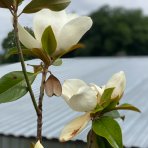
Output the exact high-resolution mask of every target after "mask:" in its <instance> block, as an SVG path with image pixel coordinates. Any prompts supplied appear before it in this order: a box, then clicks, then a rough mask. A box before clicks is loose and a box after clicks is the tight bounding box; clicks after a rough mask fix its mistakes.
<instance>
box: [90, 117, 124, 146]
mask: <svg viewBox="0 0 148 148" xmlns="http://www.w3.org/2000/svg"><path fill="white" fill-rule="evenodd" d="M93 131H94V132H95V133H96V134H97V135H99V136H101V137H104V138H105V139H106V140H107V141H108V142H109V143H110V145H111V146H112V147H113V148H123V144H122V133H121V129H120V126H119V124H118V123H117V122H116V121H115V120H114V119H113V118H112V117H101V118H100V119H98V120H95V121H93Z"/></svg>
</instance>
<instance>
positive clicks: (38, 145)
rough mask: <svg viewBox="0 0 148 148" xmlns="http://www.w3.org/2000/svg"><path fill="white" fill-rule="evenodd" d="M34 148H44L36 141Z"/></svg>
mask: <svg viewBox="0 0 148 148" xmlns="http://www.w3.org/2000/svg"><path fill="white" fill-rule="evenodd" d="M34 148H44V147H43V146H42V144H41V143H40V141H38V142H37V143H36V144H35V147H34Z"/></svg>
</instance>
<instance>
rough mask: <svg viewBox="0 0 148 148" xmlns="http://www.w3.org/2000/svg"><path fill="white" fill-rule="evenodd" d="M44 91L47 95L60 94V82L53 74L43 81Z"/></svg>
mask: <svg viewBox="0 0 148 148" xmlns="http://www.w3.org/2000/svg"><path fill="white" fill-rule="evenodd" d="M45 92H46V94H47V96H49V97H52V96H53V95H55V96H61V95H62V86H61V83H60V81H59V80H58V79H57V78H56V77H55V76H54V75H53V74H51V75H50V76H49V78H48V79H47V80H46V82H45Z"/></svg>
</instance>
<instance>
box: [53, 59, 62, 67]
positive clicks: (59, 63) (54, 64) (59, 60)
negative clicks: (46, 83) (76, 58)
mask: <svg viewBox="0 0 148 148" xmlns="http://www.w3.org/2000/svg"><path fill="white" fill-rule="evenodd" d="M62 63H63V62H62V59H57V60H55V61H54V62H53V64H52V65H53V66H61V65H62Z"/></svg>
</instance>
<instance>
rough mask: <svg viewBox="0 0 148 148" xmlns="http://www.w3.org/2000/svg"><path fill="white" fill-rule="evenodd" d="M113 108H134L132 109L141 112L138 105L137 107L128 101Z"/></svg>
mask: <svg viewBox="0 0 148 148" xmlns="http://www.w3.org/2000/svg"><path fill="white" fill-rule="evenodd" d="M113 109H115V110H132V111H136V112H141V111H140V110H139V109H138V108H137V107H135V106H133V105H131V104H127V103H125V104H122V105H120V106H117V107H115V108H113Z"/></svg>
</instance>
